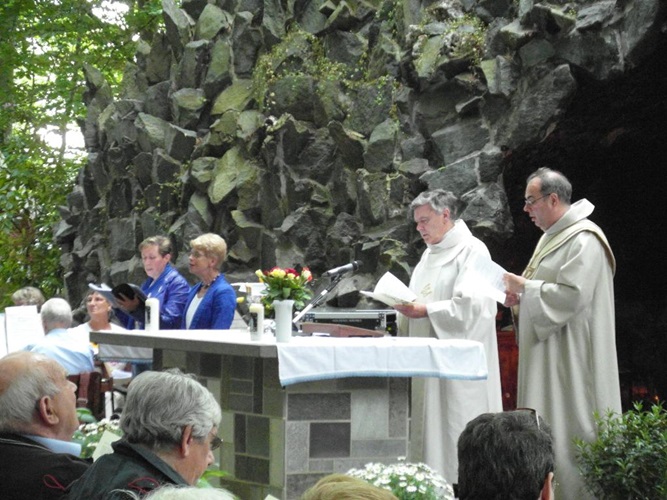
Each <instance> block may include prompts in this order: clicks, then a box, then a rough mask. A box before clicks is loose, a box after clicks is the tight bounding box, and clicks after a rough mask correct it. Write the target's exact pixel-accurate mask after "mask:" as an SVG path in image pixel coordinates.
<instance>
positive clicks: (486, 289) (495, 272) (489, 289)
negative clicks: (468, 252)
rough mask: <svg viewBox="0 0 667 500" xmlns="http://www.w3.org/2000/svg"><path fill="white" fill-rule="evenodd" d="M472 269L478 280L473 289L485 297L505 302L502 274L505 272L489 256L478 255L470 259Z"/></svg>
mask: <svg viewBox="0 0 667 500" xmlns="http://www.w3.org/2000/svg"><path fill="white" fill-rule="evenodd" d="M470 265H472V271H473V272H474V273H475V274H477V278H478V280H479V283H478V285H477V286H476V288H475V290H476V291H477V292H479V293H481V294H482V295H484V296H485V297H491V298H492V299H493V300H495V301H496V302H500V303H501V304H503V303H504V302H505V283H503V275H504V274H505V273H506V272H507V271H505V269H503V268H502V267H501V266H499V265H498V264H496V263H495V262H493V261H492V260H491V259H489V258H485V257H482V256H478V257H477V258H476V259H471V262H470Z"/></svg>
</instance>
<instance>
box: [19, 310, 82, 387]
mask: <svg viewBox="0 0 667 500" xmlns="http://www.w3.org/2000/svg"><path fill="white" fill-rule="evenodd" d="M39 314H40V318H41V319H42V325H43V326H44V332H45V333H46V335H45V336H44V339H42V340H41V341H40V342H38V343H37V344H34V345H29V346H27V347H26V348H25V350H26V351H30V352H36V353H39V354H44V355H45V356H47V357H49V358H51V359H54V360H56V361H57V362H58V363H60V364H61V365H62V366H63V367H64V368H65V370H67V373H68V374H69V375H76V374H77V373H85V372H92V371H93V370H94V369H95V365H94V361H93V357H94V352H93V349H92V347H90V342H88V339H87V338H86V336H85V335H81V334H77V333H75V332H71V331H68V330H67V329H68V328H69V327H70V326H72V308H71V307H70V305H69V304H68V303H67V301H66V300H65V299H60V298H54V299H49V300H47V301H46V302H44V305H43V306H42V310H41V312H40V313H39Z"/></svg>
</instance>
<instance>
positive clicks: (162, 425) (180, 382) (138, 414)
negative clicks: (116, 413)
mask: <svg viewBox="0 0 667 500" xmlns="http://www.w3.org/2000/svg"><path fill="white" fill-rule="evenodd" d="M221 418H222V413H221V410H220V405H219V404H218V403H217V401H216V400H215V398H214V397H213V395H212V394H211V393H210V392H209V390H208V389H207V388H206V387H204V386H203V385H202V384H200V383H199V382H197V380H195V378H194V376H193V375H189V374H184V373H182V372H181V371H180V370H178V369H171V370H167V371H164V372H153V371H148V372H144V373H141V374H140V375H138V376H137V378H135V379H134V380H132V383H131V384H130V387H129V390H128V392H127V399H126V400H125V407H124V408H123V413H122V414H121V418H120V426H121V429H122V430H123V433H124V436H125V438H126V439H127V440H128V441H129V442H130V443H138V444H142V445H144V446H146V447H148V448H150V449H153V450H165V449H170V448H172V447H173V446H174V445H177V444H178V443H180V441H181V437H182V435H183V428H184V427H185V426H186V425H189V426H191V427H192V435H193V437H194V438H195V439H199V440H203V439H204V438H206V436H208V434H209V433H210V432H211V430H212V429H213V427H217V426H218V425H219V424H220V420H221Z"/></svg>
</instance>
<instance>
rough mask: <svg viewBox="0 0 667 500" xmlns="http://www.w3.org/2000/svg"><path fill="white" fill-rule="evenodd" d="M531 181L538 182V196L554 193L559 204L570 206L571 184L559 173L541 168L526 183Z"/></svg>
mask: <svg viewBox="0 0 667 500" xmlns="http://www.w3.org/2000/svg"><path fill="white" fill-rule="evenodd" d="M533 179H539V180H540V182H541V184H540V194H541V195H542V196H547V195H549V194H551V193H555V194H556V195H558V198H559V199H560V201H561V202H563V203H565V204H566V205H569V204H570V200H571V199H572V184H571V183H570V181H569V180H567V177H565V176H564V175H563V174H562V173H561V172H559V171H558V170H552V169H550V168H548V167H541V168H538V169H537V170H536V171H535V172H533V173H532V174H530V176H529V177H528V181H527V182H530V181H532V180H533Z"/></svg>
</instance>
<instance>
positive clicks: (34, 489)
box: [0, 351, 90, 500]
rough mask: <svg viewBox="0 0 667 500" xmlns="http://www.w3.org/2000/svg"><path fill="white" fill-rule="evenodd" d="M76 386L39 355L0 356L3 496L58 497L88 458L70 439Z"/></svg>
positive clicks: (74, 422) (74, 425)
mask: <svg viewBox="0 0 667 500" xmlns="http://www.w3.org/2000/svg"><path fill="white" fill-rule="evenodd" d="M75 391H76V386H75V385H74V384H73V383H72V382H70V381H68V380H67V373H66V372H65V369H64V368H63V367H62V366H60V365H59V364H58V363H57V362H55V361H54V360H52V359H49V358H47V357H46V356H43V355H41V354H35V353H31V352H24V351H19V352H15V353H12V354H9V355H7V356H5V357H4V358H2V359H0V471H2V474H0V492H2V498H3V499H7V500H22V499H24V498H40V499H44V500H48V499H51V498H54V499H55V498H60V497H61V496H62V495H63V493H64V491H65V488H66V487H67V486H68V485H69V484H70V483H71V482H72V481H74V480H75V479H78V478H79V477H80V476H81V475H82V474H83V473H84V472H85V471H86V470H87V469H88V467H89V465H90V462H88V461H86V460H82V459H80V458H78V456H79V453H80V451H81V447H80V446H79V445H78V444H76V443H72V442H71V439H72V434H73V433H74V431H75V430H76V428H77V426H78V424H79V422H78V419H77V415H76V408H75V406H76V395H75Z"/></svg>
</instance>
